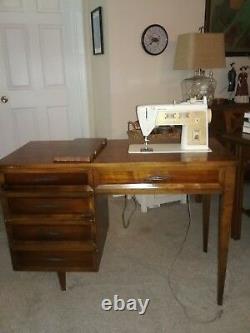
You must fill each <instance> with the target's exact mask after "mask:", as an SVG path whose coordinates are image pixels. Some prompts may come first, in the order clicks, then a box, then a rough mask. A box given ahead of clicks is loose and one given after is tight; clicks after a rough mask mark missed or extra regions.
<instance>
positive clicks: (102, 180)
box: [94, 167, 219, 185]
mask: <svg viewBox="0 0 250 333" xmlns="http://www.w3.org/2000/svg"><path fill="white" fill-rule="evenodd" d="M94 179H95V183H96V184H98V185H99V184H100V185H101V184H117V183H119V184H136V183H195V182H199V183H217V182H218V181H219V173H218V170H213V169H211V170H197V169H191V168H186V167H182V168H165V169H160V168H153V167H149V168H145V167H143V168H142V169H141V170H140V168H138V167H137V168H136V169H133V168H122V169H120V170H116V169H114V168H112V167H105V168H102V169H101V168H100V169H97V170H95V174H94Z"/></svg>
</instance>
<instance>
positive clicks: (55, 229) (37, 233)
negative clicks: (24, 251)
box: [9, 223, 94, 241]
mask: <svg viewBox="0 0 250 333" xmlns="http://www.w3.org/2000/svg"><path fill="white" fill-rule="evenodd" d="M9 230H10V234H11V236H12V239H13V240H14V241H85V240H94V231H93V224H92V223H88V224H87V223H86V224H84V225H70V226H69V225H67V226H65V225H51V226H48V225H38V226H36V225H12V226H11V227H9Z"/></svg>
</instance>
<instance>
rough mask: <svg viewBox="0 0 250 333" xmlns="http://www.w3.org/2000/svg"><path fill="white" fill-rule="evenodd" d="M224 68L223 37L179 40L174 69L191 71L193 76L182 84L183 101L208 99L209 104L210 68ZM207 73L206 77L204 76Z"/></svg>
mask: <svg viewBox="0 0 250 333" xmlns="http://www.w3.org/2000/svg"><path fill="white" fill-rule="evenodd" d="M222 67H225V43H224V34H223V33H204V32H200V33H198V32H197V33H186V34H182V35H179V36H178V40H177V46H176V52H175V61H174V68H175V69H185V70H187V69H193V70H194V71H195V73H194V76H193V77H191V78H187V79H185V80H183V82H182V84H181V87H182V95H183V99H184V100H188V99H190V98H197V99H202V98H203V96H206V97H207V101H208V105H209V106H210V105H211V104H212V101H213V98H214V92H215V88H216V80H215V79H214V77H213V72H212V69H213V68H222ZM205 69H209V70H210V72H209V75H208V76H206V75H205Z"/></svg>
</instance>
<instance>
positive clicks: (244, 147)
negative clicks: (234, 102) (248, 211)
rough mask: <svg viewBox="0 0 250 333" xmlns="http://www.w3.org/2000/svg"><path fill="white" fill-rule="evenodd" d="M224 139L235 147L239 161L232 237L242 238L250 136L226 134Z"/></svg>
mask: <svg viewBox="0 0 250 333" xmlns="http://www.w3.org/2000/svg"><path fill="white" fill-rule="evenodd" d="M223 139H224V140H225V141H226V142H228V143H230V144H232V145H233V146H234V148H235V149H234V150H235V155H236V158H237V159H238V167H237V172H236V184H235V197H234V209H233V217H232V237H233V238H234V239H240V237H241V218H242V205H243V189H244V172H245V167H246V162H247V161H249V160H250V134H245V133H243V134H225V135H223Z"/></svg>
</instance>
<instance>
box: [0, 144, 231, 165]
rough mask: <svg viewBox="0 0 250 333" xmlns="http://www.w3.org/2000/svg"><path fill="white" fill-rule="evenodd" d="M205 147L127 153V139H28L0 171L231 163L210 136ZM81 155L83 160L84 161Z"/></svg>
mask: <svg viewBox="0 0 250 333" xmlns="http://www.w3.org/2000/svg"><path fill="white" fill-rule="evenodd" d="M105 144H106V145H105ZM209 146H210V148H211V149H212V152H209V153H208V152H204V153H200V152H199V153H193V152H188V153H168V154H148V153H144V154H129V153H128V140H108V141H107V140H105V139H77V140H71V141H32V142H29V143H27V144H26V145H24V146H23V147H21V148H19V149H17V150H16V151H14V152H13V153H11V154H10V155H8V156H6V157H5V158H3V159H1V160H0V171H1V169H4V168H6V167H7V168H12V167H28V168H31V167H32V168H39V167H49V168H60V167H77V168H79V167H86V166H88V167H92V166H97V165H98V166H102V165H106V164H112V163H115V164H119V163H122V164H124V163H127V164H133V163H136V164H138V163H144V164H149V163H150V164H152V163H153V164H154V163H158V164H160V163H164V165H166V164H168V163H170V164H171V165H173V164H174V163H183V164H185V163H194V164H195V163H202V162H204V163H208V162H209V164H213V162H214V163H216V164H227V165H228V164H234V163H235V158H234V157H233V155H232V154H231V153H229V152H228V151H227V150H226V149H225V148H224V147H223V146H222V145H221V144H220V143H219V142H218V141H217V140H215V139H211V140H210V144H209ZM93 154H94V155H93ZM84 156H85V157H86V160H84ZM93 156H94V157H93ZM64 157H66V158H64ZM68 157H70V159H71V160H70V159H69V158H68ZM80 157H81V158H80ZM55 158H57V161H55Z"/></svg>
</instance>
